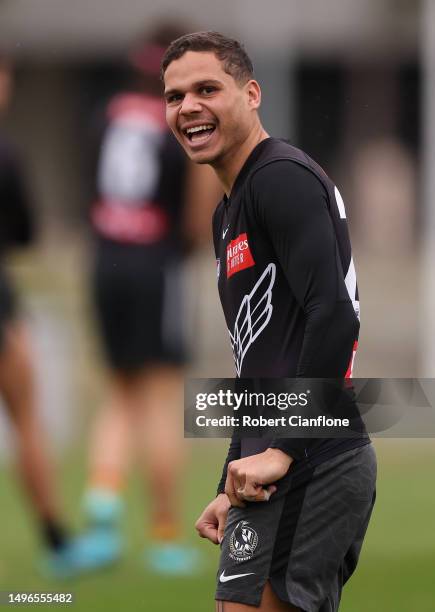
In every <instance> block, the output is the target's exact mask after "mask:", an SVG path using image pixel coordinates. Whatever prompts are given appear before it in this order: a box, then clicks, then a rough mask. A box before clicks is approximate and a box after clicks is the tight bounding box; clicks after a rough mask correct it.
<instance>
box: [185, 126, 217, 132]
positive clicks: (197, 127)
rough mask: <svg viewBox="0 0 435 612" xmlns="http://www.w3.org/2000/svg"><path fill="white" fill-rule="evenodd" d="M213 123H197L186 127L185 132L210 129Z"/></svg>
mask: <svg viewBox="0 0 435 612" xmlns="http://www.w3.org/2000/svg"><path fill="white" fill-rule="evenodd" d="M213 128H214V125H209V124H204V125H197V126H195V127H191V128H187V130H186V134H195V133H196V132H201V131H202V130H212V129H213Z"/></svg>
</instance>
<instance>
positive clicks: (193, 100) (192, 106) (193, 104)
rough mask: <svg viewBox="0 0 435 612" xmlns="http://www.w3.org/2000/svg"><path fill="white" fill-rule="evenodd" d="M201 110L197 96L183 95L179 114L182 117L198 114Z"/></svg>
mask: <svg viewBox="0 0 435 612" xmlns="http://www.w3.org/2000/svg"><path fill="white" fill-rule="evenodd" d="M201 110H202V106H201V103H200V101H199V100H198V98H197V96H195V95H193V94H185V96H184V98H183V103H182V104H181V108H180V113H181V114H183V115H189V114H191V113H199V112H201Z"/></svg>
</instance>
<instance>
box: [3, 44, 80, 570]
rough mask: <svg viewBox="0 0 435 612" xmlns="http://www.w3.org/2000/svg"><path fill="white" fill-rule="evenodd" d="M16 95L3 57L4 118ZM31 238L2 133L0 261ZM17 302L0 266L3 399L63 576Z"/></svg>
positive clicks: (22, 468) (17, 171)
mask: <svg viewBox="0 0 435 612" xmlns="http://www.w3.org/2000/svg"><path fill="white" fill-rule="evenodd" d="M12 89H13V73H12V66H11V63H10V60H9V59H8V57H7V56H6V55H4V54H2V53H1V52H0V117H1V116H2V115H3V114H4V113H5V112H6V110H7V108H8V105H9V101H10V99H11V95H12ZM33 238H34V222H33V215H32V212H31V207H30V205H29V200H28V196H27V193H26V186H25V183H24V178H23V172H22V168H21V164H20V161H19V158H18V156H17V153H16V151H15V149H14V147H13V145H12V144H11V143H10V142H9V141H8V140H7V139H6V137H5V136H4V135H3V134H2V133H1V132H0V257H1V258H2V259H3V258H4V255H5V253H6V252H7V251H8V250H9V249H12V248H15V247H24V246H27V245H29V244H30V243H31V242H32V240H33ZM17 302H18V300H17V296H16V295H15V290H14V288H13V286H12V283H11V281H10V279H9V278H8V275H7V273H6V270H5V268H4V266H3V265H2V261H0V394H1V397H2V399H3V405H4V407H5V409H6V411H7V413H8V416H9V418H10V421H11V423H12V426H13V428H14V432H15V436H16V446H17V458H18V468H19V472H20V477H21V479H22V482H23V484H24V488H25V489H26V492H27V495H28V498H29V500H30V502H31V504H32V506H33V509H34V511H35V513H36V515H37V518H38V522H39V529H40V532H41V536H42V539H43V542H44V544H45V546H46V548H47V551H48V552H47V555H46V558H45V562H47V563H48V564H49V565H50V566H52V567H55V568H57V569H58V570H59V571H61V569H62V564H63V562H64V561H65V559H66V557H67V556H68V554H69V550H68V544H67V538H66V535H65V530H64V527H63V524H62V519H61V518H60V513H59V508H58V503H57V500H56V495H55V491H54V484H53V477H52V467H51V464H50V462H49V459H48V457H47V455H46V451H45V448H44V444H45V441H44V435H43V432H42V428H41V424H40V422H39V418H38V409H37V397H36V389H35V380H34V368H33V363H32V361H33V355H32V351H31V346H30V339H29V334H28V330H27V328H26V325H25V323H24V321H23V320H22V317H21V313H20V308H19V305H18V303H17Z"/></svg>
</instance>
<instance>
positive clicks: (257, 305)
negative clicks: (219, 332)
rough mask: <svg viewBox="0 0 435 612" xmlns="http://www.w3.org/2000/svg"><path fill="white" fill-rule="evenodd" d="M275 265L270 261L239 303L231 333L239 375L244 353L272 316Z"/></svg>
mask: <svg viewBox="0 0 435 612" xmlns="http://www.w3.org/2000/svg"><path fill="white" fill-rule="evenodd" d="M275 276H276V266H275V264H273V263H271V264H269V265H268V266H267V268H266V269H265V270H264V272H263V274H262V275H261V276H260V278H259V279H258V281H257V282H256V283H255V285H254V288H253V289H252V291H251V293H249V294H247V295H245V297H244V298H243V300H242V303H241V304H240V308H239V312H238V313H237V317H236V321H235V323H234V330H233V333H231V332H230V331H229V330H228V331H229V334H230V338H231V346H232V348H233V355H234V361H235V364H236V371H237V375H238V376H240V373H241V371H242V364H243V359H244V358H245V355H246V353H247V351H248V349H249V347H250V346H251V344H252V343H253V342H254V341H255V340H256V338H258V336H259V335H260V334H261V332H262V331H263V329H264V328H265V327H266V325H267V324H268V323H269V321H270V318H271V316H272V311H273V306H272V288H273V285H274V283H275Z"/></svg>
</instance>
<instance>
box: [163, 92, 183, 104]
mask: <svg viewBox="0 0 435 612" xmlns="http://www.w3.org/2000/svg"><path fill="white" fill-rule="evenodd" d="M179 100H181V94H172V95H171V96H168V97H167V98H166V102H167V103H168V104H173V103H174V102H178V101H179Z"/></svg>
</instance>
